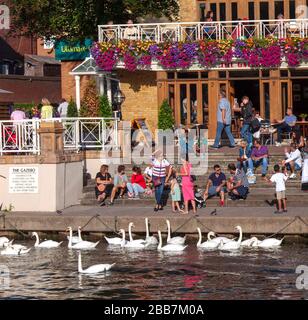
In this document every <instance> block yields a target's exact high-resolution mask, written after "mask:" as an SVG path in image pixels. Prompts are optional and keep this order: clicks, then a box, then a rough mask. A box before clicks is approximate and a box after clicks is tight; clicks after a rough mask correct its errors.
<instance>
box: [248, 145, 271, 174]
mask: <svg viewBox="0 0 308 320" xmlns="http://www.w3.org/2000/svg"><path fill="white" fill-rule="evenodd" d="M260 165H261V166H262V177H263V178H264V177H265V176H266V174H267V168H268V148H267V146H262V145H261V141H260V140H258V139H256V140H255V141H254V147H253V148H252V152H251V156H250V158H249V159H248V167H249V170H248V175H253V174H254V168H256V167H258V166H260Z"/></svg>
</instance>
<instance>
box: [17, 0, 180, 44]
mask: <svg viewBox="0 0 308 320" xmlns="http://www.w3.org/2000/svg"><path fill="white" fill-rule="evenodd" d="M11 2H12V17H13V25H14V27H15V28H14V30H12V31H13V32H15V33H19V34H23V35H31V36H35V37H46V38H51V37H54V38H56V39H64V38H65V39H67V40H82V39H84V38H92V39H96V38H97V25H99V24H105V23H107V22H108V21H110V20H112V21H113V22H114V24H117V23H126V21H127V20H128V19H133V20H134V21H136V19H137V18H140V17H145V16H147V15H149V14H150V15H151V16H154V17H162V16H166V17H167V18H169V19H173V18H176V17H177V15H178V10H179V5H178V0H104V1H102V0H52V1H51V0H11Z"/></svg>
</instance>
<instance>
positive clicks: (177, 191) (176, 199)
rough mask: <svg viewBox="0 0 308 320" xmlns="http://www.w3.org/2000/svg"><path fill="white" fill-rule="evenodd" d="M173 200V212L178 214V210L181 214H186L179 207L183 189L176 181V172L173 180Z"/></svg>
mask: <svg viewBox="0 0 308 320" xmlns="http://www.w3.org/2000/svg"><path fill="white" fill-rule="evenodd" d="M170 188H171V199H172V212H177V211H176V209H177V210H178V211H179V212H180V213H184V211H183V210H181V208H180V206H179V201H181V189H180V186H179V183H178V181H177V179H176V174H175V172H174V173H173V176H172V179H171V186H170Z"/></svg>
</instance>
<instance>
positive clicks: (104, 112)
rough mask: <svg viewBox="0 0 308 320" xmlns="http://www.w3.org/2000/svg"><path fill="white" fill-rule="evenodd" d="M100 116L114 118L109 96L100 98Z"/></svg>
mask: <svg viewBox="0 0 308 320" xmlns="http://www.w3.org/2000/svg"><path fill="white" fill-rule="evenodd" d="M99 116H100V117H102V118H112V107H111V103H110V102H109V100H108V97H107V95H105V94H104V95H103V96H100V97H99Z"/></svg>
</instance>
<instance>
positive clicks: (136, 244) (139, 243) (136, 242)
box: [121, 222, 147, 249]
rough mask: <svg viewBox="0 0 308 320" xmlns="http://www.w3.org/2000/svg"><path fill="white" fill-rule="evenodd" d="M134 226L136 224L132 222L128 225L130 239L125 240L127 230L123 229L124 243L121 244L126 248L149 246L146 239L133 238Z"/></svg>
mask: <svg viewBox="0 0 308 320" xmlns="http://www.w3.org/2000/svg"><path fill="white" fill-rule="evenodd" d="M132 227H134V224H133V223H132V222H130V223H129V225H128V233H129V241H128V242H126V243H125V242H124V241H125V231H124V230H122V244H121V246H122V247H124V248H135V249H144V248H145V247H146V246H147V243H146V242H145V241H144V240H141V239H139V240H133V237H132ZM123 231H124V233H123Z"/></svg>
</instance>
